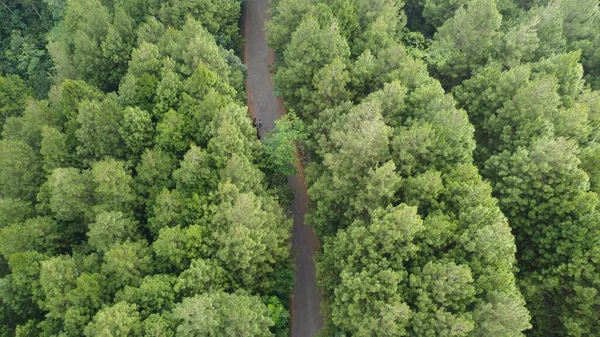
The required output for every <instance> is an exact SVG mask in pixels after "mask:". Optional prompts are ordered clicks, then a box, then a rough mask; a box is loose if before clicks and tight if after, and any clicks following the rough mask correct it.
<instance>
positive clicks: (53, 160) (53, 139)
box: [40, 125, 71, 174]
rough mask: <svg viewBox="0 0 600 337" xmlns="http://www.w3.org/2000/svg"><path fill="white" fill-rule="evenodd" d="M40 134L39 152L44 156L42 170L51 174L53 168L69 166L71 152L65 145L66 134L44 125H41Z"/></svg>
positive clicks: (66, 140)
mask: <svg viewBox="0 0 600 337" xmlns="http://www.w3.org/2000/svg"><path fill="white" fill-rule="evenodd" d="M41 134H42V141H41V148H40V154H41V155H42V157H43V158H44V164H43V168H44V171H46V173H48V174H51V173H52V170H54V169H55V168H59V167H66V166H70V165H69V164H70V163H71V160H70V158H71V154H70V153H69V148H68V145H67V142H68V137H67V135H66V134H64V133H62V132H60V131H58V130H57V129H55V128H53V127H51V126H46V125H44V126H43V127H42V133H41Z"/></svg>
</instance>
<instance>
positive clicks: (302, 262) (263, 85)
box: [243, 0, 323, 337]
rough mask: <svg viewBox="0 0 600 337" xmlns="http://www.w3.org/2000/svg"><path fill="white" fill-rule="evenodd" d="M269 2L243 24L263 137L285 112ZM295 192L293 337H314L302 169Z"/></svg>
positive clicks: (317, 318) (254, 109)
mask: <svg viewBox="0 0 600 337" xmlns="http://www.w3.org/2000/svg"><path fill="white" fill-rule="evenodd" d="M268 7H269V3H268V0H247V2H246V12H245V14H244V20H243V34H244V38H245V39H246V45H245V47H244V59H245V62H246V66H247V67H248V78H247V81H246V88H247V89H246V90H247V94H248V108H249V110H250V113H251V114H252V115H253V116H254V117H256V118H261V119H262V121H263V128H262V133H266V132H268V131H269V130H271V129H272V128H273V126H274V122H275V120H277V119H278V118H279V117H281V116H282V115H283V114H284V112H285V109H284V107H283V101H282V99H281V98H278V97H276V96H275V92H274V90H273V81H272V79H271V74H270V73H269V65H270V64H271V63H273V53H272V52H271V49H270V48H269V47H268V46H267V42H266V39H265V33H264V24H265V21H266V20H267V9H268ZM288 184H289V186H290V188H292V190H293V191H294V195H295V197H294V201H293V203H292V213H293V214H294V229H293V234H292V251H293V253H294V256H295V264H296V271H295V282H294V294H293V298H292V300H291V302H290V313H291V336H292V337H311V336H314V335H315V334H317V332H319V330H320V329H321V327H322V326H323V319H322V318H321V294H320V293H319V289H318V288H317V282H316V277H315V275H316V273H315V264H314V260H313V257H314V255H315V252H316V250H317V247H318V241H317V238H316V237H315V235H314V233H313V231H312V228H311V227H310V226H308V225H306V224H305V223H304V215H305V214H306V212H307V210H308V195H307V194H306V185H305V184H304V173H303V172H302V168H300V170H299V174H298V175H297V176H293V177H290V178H289V180H288Z"/></svg>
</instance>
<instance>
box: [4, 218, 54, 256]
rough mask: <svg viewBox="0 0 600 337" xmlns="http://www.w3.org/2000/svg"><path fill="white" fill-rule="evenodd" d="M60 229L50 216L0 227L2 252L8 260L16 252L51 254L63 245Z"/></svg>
mask: <svg viewBox="0 0 600 337" xmlns="http://www.w3.org/2000/svg"><path fill="white" fill-rule="evenodd" d="M60 234H61V233H60V229H59V226H58V224H57V223H56V221H54V220H53V219H52V218H49V217H37V218H29V219H27V220H26V221H25V222H24V223H13V224H12V225H10V226H7V227H4V228H1V229H0V254H2V255H4V257H5V258H6V259H7V260H8V258H9V257H10V256H11V255H12V254H15V253H20V252H27V251H37V252H40V253H45V254H49V255H51V254H52V253H53V252H55V251H57V250H59V249H60V248H61V247H60V245H59V244H58V241H59V239H60Z"/></svg>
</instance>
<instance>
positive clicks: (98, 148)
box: [76, 96, 125, 162]
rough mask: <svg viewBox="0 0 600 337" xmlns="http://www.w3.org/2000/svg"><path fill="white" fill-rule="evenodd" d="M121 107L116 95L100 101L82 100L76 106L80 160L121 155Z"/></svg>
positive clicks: (123, 148) (123, 145) (123, 150)
mask: <svg viewBox="0 0 600 337" xmlns="http://www.w3.org/2000/svg"><path fill="white" fill-rule="evenodd" d="M122 119H123V108H121V106H119V104H118V103H117V100H116V98H115V96H109V97H108V98H106V99H105V100H103V101H102V102H98V101H83V102H81V103H80V106H79V114H78V115H77V122H78V124H79V128H78V129H77V132H76V135H77V140H78V141H79V146H78V147H77V154H78V156H79V157H80V158H82V159H88V162H89V161H90V160H101V159H104V157H106V156H112V157H114V158H123V157H124V154H125V143H124V141H123V139H122V138H121V135H120V134H119V124H120V123H121V120H122Z"/></svg>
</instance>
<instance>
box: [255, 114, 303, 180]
mask: <svg viewBox="0 0 600 337" xmlns="http://www.w3.org/2000/svg"><path fill="white" fill-rule="evenodd" d="M306 137H307V134H306V132H305V131H304V123H303V122H302V121H301V120H300V119H298V117H297V116H296V114H295V113H294V112H293V111H291V112H288V113H287V114H286V115H285V116H284V117H282V118H281V119H279V120H277V121H276V122H275V129H274V130H273V131H271V132H270V133H269V134H268V135H267V136H266V137H265V140H264V144H265V147H266V152H267V154H268V156H269V162H270V163H273V164H274V166H275V167H274V170H275V172H277V173H281V174H283V175H285V176H291V175H294V174H296V165H297V163H298V158H297V157H296V144H297V143H300V142H303V141H304V140H305V139H306Z"/></svg>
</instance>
